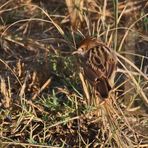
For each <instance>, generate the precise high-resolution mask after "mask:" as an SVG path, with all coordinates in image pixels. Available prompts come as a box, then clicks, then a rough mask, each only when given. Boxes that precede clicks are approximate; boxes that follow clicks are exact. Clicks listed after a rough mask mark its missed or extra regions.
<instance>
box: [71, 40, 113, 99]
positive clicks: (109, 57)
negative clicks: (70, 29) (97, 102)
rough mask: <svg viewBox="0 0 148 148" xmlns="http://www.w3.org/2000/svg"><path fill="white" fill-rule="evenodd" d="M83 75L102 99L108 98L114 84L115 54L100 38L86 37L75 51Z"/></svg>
mask: <svg viewBox="0 0 148 148" xmlns="http://www.w3.org/2000/svg"><path fill="white" fill-rule="evenodd" d="M73 54H78V55H79V58H80V61H81V66H82V68H83V69H84V75H85V77H86V79H87V80H88V81H89V83H90V84H91V85H92V87H93V88H94V89H95V91H96V93H97V94H98V95H99V96H100V98H101V99H102V100H104V99H105V98H108V95H109V92H110V91H111V89H112V87H113V85H114V77H115V71H116V56H115V54H114V51H113V50H111V49H110V48H109V47H107V46H106V45H105V44H104V43H102V42H101V41H100V40H98V39H95V38H87V39H85V40H84V41H82V42H81V44H80V46H79V48H78V50H77V51H75V52H74V53H73Z"/></svg>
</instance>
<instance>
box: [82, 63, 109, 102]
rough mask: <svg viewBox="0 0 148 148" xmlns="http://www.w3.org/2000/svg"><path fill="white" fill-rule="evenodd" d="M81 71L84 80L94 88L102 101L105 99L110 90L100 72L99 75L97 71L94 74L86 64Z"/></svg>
mask: <svg viewBox="0 0 148 148" xmlns="http://www.w3.org/2000/svg"><path fill="white" fill-rule="evenodd" d="M83 69H84V74H85V77H86V79H87V80H88V81H89V83H90V84H91V85H92V86H93V87H94V88H95V90H96V92H97V94H99V95H100V96H101V98H103V99H104V98H107V97H108V94H109V91H110V90H111V86H110V84H109V83H108V79H107V78H105V77H103V75H102V73H101V71H100V74H98V73H99V71H97V73H96V71H95V70H94V69H93V68H92V67H91V65H90V64H88V63H87V64H85V66H83Z"/></svg>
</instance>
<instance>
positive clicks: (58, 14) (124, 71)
mask: <svg viewBox="0 0 148 148" xmlns="http://www.w3.org/2000/svg"><path fill="white" fill-rule="evenodd" d="M76 2H77V3H76ZM147 6H148V4H147V1H145V0H141V3H140V2H139V1H131V0H129V1H127V2H125V1H124V2H123V1H121V2H120V1H119V2H117V1H116V0H114V1H110V0H104V1H101V0H86V1H84V0H81V1H79V0H78V1H74V0H66V1H64V0H60V1H59V0H50V1H46V0H9V1H6V0H1V1H0V35H1V36H0V43H1V44H0V51H1V52H0V145H1V146H2V147H49V148H50V147H52V148H53V147H117V148H118V147H124V148H125V147H148V110H147V106H148V77H147V73H148V70H147V68H148V65H147V63H148V57H147V50H148V49H147V47H148V46H147V45H148V38H147V34H148V12H147V9H146V8H147ZM128 17H132V19H130V20H127V18H128ZM125 20H126V21H125ZM84 36H96V37H100V38H101V39H102V40H103V41H104V42H106V44H108V45H109V46H110V47H112V48H113V49H114V50H116V54H117V56H118V63H119V66H118V67H119V68H118V70H117V78H116V86H115V89H114V91H113V92H116V95H113V96H112V99H110V100H107V101H106V103H105V104H97V105H96V104H95V99H96V98H95V97H94V96H92V94H91V88H90V86H89V85H88V84H87V82H86V81H85V79H84V77H83V75H82V73H80V70H79V68H78V63H77V59H76V58H75V57H74V56H72V55H71V52H72V51H74V50H75V49H76V47H77V45H78V43H79V42H80V41H81V39H82V38H84ZM131 48H132V49H131ZM133 48H134V49H133ZM131 50H132V51H133V52H131ZM129 86H130V87H129ZM124 87H125V88H124Z"/></svg>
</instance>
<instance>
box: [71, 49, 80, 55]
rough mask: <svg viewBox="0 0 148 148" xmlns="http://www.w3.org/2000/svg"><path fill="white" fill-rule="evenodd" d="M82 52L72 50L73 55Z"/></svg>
mask: <svg viewBox="0 0 148 148" xmlns="http://www.w3.org/2000/svg"><path fill="white" fill-rule="evenodd" d="M79 53H80V52H79V51H78V50H77V51H74V52H72V55H76V54H79Z"/></svg>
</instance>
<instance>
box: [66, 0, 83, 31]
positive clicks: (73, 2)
mask: <svg viewBox="0 0 148 148" xmlns="http://www.w3.org/2000/svg"><path fill="white" fill-rule="evenodd" d="M65 2H66V5H67V8H68V11H69V15H70V21H71V25H72V27H73V29H74V30H77V29H78V28H79V26H80V25H81V22H82V21H83V15H82V14H83V12H82V8H83V3H84V0H65Z"/></svg>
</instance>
